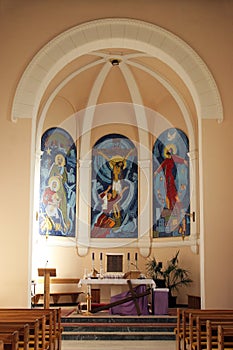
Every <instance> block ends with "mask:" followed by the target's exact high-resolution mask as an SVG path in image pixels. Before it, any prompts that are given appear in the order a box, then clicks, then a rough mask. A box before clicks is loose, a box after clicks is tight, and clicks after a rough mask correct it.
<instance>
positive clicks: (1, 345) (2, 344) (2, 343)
mask: <svg viewBox="0 0 233 350" xmlns="http://www.w3.org/2000/svg"><path fill="white" fill-rule="evenodd" d="M0 350H4V342H3V340H0Z"/></svg>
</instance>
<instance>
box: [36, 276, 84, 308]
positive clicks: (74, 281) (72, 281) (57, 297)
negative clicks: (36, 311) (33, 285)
mask: <svg viewBox="0 0 233 350" xmlns="http://www.w3.org/2000/svg"><path fill="white" fill-rule="evenodd" d="M79 280H80V279H79V278H57V277H55V278H51V279H50V284H76V285H78V283H79ZM42 282H43V279H39V280H38V283H39V284H40V283H42ZM80 294H83V292H77V291H59V292H50V296H51V298H52V300H53V303H54V304H58V303H59V300H60V298H61V297H62V296H68V297H70V299H71V302H72V303H73V304H75V303H77V301H78V298H79V295H80ZM42 297H44V293H35V294H34V295H32V305H36V304H38V303H39V300H40V298H42Z"/></svg>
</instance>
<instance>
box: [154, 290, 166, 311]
mask: <svg viewBox="0 0 233 350" xmlns="http://www.w3.org/2000/svg"><path fill="white" fill-rule="evenodd" d="M152 301H153V304H152V312H153V314H154V315H167V314H168V290H167V289H166V288H164V289H162V288H161V289H155V290H154V291H153V300H152Z"/></svg>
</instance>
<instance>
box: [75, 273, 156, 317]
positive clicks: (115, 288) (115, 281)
mask: <svg viewBox="0 0 233 350" xmlns="http://www.w3.org/2000/svg"><path fill="white" fill-rule="evenodd" d="M130 281H131V283H132V285H141V284H143V285H149V286H150V287H151V288H152V289H153V290H154V289H155V286H156V285H155V282H154V280H152V279H149V278H142V279H139V278H138V279H131V280H130ZM127 284H128V283H127V279H126V278H96V279H95V278H87V279H81V280H80V281H79V283H78V287H81V286H83V285H85V286H87V296H88V295H89V296H91V288H92V286H93V285H94V286H97V285H99V286H101V285H104V286H106V285H107V286H109V287H110V288H111V296H114V295H116V294H118V293H119V287H120V286H124V285H125V286H126V285H127ZM90 310H91V301H89V305H88V311H90Z"/></svg>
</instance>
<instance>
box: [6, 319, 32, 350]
mask: <svg viewBox="0 0 233 350" xmlns="http://www.w3.org/2000/svg"><path fill="white" fill-rule="evenodd" d="M15 331H17V332H18V334H19V339H18V346H19V348H21V349H24V350H28V349H29V325H28V324H23V325H22V324H18V323H10V324H8V323H3V324H2V323H1V324H0V334H6V333H12V332H15Z"/></svg>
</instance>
